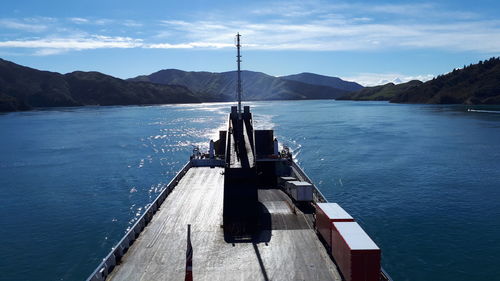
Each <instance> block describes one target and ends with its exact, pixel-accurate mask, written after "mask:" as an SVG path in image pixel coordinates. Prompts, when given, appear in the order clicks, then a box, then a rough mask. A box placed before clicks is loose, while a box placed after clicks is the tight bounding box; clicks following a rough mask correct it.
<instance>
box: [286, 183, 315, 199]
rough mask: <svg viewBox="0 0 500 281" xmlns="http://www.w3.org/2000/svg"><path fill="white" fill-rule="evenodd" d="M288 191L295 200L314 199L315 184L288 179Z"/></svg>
mask: <svg viewBox="0 0 500 281" xmlns="http://www.w3.org/2000/svg"><path fill="white" fill-rule="evenodd" d="M285 189H286V191H287V192H288V193H289V194H290V196H292V198H293V199H295V201H312V200H313V186H312V184H310V183H308V182H305V181H288V182H286V184H285Z"/></svg>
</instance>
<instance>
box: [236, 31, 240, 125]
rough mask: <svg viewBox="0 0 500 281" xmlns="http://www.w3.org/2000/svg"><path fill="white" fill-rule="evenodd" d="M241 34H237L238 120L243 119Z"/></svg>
mask: <svg viewBox="0 0 500 281" xmlns="http://www.w3.org/2000/svg"><path fill="white" fill-rule="evenodd" d="M240 36H241V35H240V33H239V32H238V34H236V48H237V49H238V55H237V56H236V58H237V59H236V62H237V63H238V89H237V91H238V118H239V119H241V68H240V63H241V55H240V48H241V45H240Z"/></svg>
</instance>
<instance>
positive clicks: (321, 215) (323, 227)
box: [316, 203, 354, 247]
mask: <svg viewBox="0 0 500 281" xmlns="http://www.w3.org/2000/svg"><path fill="white" fill-rule="evenodd" d="M316 206H317V207H316V229H317V230H318V232H319V234H320V235H321V237H323V239H324V240H325V242H326V243H327V244H328V246H329V247H331V246H332V222H339V221H354V219H353V218H352V217H351V215H349V214H348V213H347V212H346V211H345V210H344V209H342V207H340V206H339V204H337V203H318V204H316Z"/></svg>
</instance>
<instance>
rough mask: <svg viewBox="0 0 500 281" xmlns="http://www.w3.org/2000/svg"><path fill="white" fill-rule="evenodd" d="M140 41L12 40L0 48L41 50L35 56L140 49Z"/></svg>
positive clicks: (96, 37) (104, 38)
mask: <svg viewBox="0 0 500 281" xmlns="http://www.w3.org/2000/svg"><path fill="white" fill-rule="evenodd" d="M141 46H142V41H141V40H140V39H133V38H129V37H109V36H100V35H93V36H90V37H83V38H82V37H79V38H43V39H32V40H12V41H4V42H0V47H9V48H34V49H41V50H39V51H38V52H37V53H36V54H38V55H43V54H45V55H48V54H55V53H58V52H60V51H61V50H89V49H100V48H136V47H141Z"/></svg>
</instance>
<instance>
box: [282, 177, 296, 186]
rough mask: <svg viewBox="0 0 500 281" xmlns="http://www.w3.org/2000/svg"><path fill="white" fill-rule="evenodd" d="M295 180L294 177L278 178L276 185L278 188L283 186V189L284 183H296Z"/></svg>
mask: <svg viewBox="0 0 500 281" xmlns="http://www.w3.org/2000/svg"><path fill="white" fill-rule="evenodd" d="M296 180H297V179H296V178H294V177H279V178H278V184H279V185H280V186H283V187H284V186H285V183H286V182H287V181H296Z"/></svg>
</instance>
